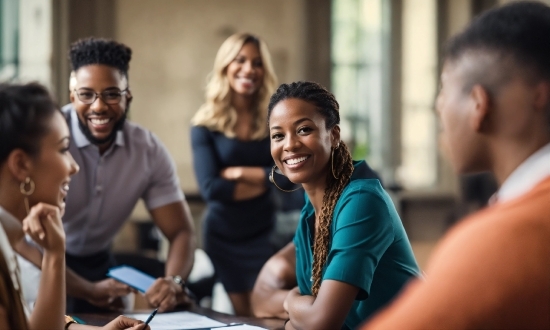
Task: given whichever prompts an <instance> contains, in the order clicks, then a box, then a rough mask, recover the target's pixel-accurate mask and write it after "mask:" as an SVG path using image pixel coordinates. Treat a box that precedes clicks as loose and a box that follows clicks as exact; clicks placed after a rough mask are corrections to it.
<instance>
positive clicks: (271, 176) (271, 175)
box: [269, 165, 302, 192]
mask: <svg viewBox="0 0 550 330" xmlns="http://www.w3.org/2000/svg"><path fill="white" fill-rule="evenodd" d="M276 168H277V165H273V167H272V168H271V173H270V174H269V181H270V182H271V183H273V184H274V185H275V187H277V188H278V189H279V190H280V191H284V192H293V191H296V190H298V189H300V188H302V187H298V188H296V189H293V190H285V189H283V188H281V187H279V186H278V185H277V182H275V169H276Z"/></svg>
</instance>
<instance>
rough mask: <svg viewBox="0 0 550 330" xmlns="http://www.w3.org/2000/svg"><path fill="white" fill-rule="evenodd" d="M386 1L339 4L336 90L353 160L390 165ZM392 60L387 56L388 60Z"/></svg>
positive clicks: (356, 0) (336, 2)
mask: <svg viewBox="0 0 550 330" xmlns="http://www.w3.org/2000/svg"><path fill="white" fill-rule="evenodd" d="M383 1H384V0H333V2H332V5H333V7H332V8H333V9H332V41H331V42H332V45H331V52H332V54H331V57H332V91H333V92H334V94H335V96H336V99H337V100H338V102H339V103H340V118H341V126H342V139H343V140H344V141H346V142H347V144H348V146H349V148H350V150H351V152H352V155H353V159H356V160H358V159H367V160H368V161H369V163H370V165H371V166H373V167H374V168H376V169H378V170H380V169H381V168H383V167H384V164H383V163H384V162H383V157H382V150H381V145H382V143H381V140H382V139H383V132H382V129H381V127H382V125H380V122H381V121H382V118H383V117H384V116H389V113H388V112H386V113H385V112H384V109H383V93H384V92H386V91H384V90H383V89H384V88H383V86H384V83H383V74H387V73H386V72H383V68H384V65H383V64H384V63H383V61H384V50H383V23H384V22H383ZM386 58H387V57H386Z"/></svg>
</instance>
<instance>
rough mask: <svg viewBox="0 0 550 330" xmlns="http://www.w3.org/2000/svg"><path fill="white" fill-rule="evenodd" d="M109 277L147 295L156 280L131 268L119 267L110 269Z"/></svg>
mask: <svg viewBox="0 0 550 330" xmlns="http://www.w3.org/2000/svg"><path fill="white" fill-rule="evenodd" d="M107 276H109V277H112V278H114V279H115V280H117V281H119V282H122V283H124V284H127V285H129V286H131V287H132V288H134V289H136V290H138V291H139V292H142V293H145V291H147V289H149V287H150V286H151V285H152V284H153V282H154V281H155V278H154V277H152V276H150V275H147V274H145V273H144V272H142V271H140V270H137V269H135V268H134V267H130V266H118V267H114V268H111V269H109V272H107Z"/></svg>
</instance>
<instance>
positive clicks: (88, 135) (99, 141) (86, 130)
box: [77, 105, 130, 146]
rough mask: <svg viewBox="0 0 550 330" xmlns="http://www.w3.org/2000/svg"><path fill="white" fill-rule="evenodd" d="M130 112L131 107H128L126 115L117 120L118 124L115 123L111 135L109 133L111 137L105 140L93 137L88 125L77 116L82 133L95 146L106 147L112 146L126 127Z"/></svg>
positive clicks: (108, 136)
mask: <svg viewBox="0 0 550 330" xmlns="http://www.w3.org/2000/svg"><path fill="white" fill-rule="evenodd" d="M128 111H130V105H128V106H127V107H126V110H125V111H124V114H123V115H122V117H120V119H119V120H117V122H116V123H115V125H114V127H113V130H112V131H111V133H109V135H107V136H106V137H104V138H103V139H98V138H96V137H95V136H93V134H92V131H91V130H90V128H89V127H88V125H86V123H83V122H82V120H81V119H80V116H77V118H78V126H79V127H80V130H81V131H82V133H84V136H85V137H86V138H87V139H88V141H90V142H91V143H92V144H95V145H97V146H100V145H104V144H110V143H112V142H113V141H114V140H115V139H116V135H117V133H118V131H120V130H122V128H123V127H124V123H125V122H126V117H127V114H128ZM86 121H87V120H86Z"/></svg>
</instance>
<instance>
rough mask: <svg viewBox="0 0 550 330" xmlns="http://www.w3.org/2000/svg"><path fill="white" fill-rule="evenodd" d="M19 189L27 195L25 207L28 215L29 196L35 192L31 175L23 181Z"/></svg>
mask: <svg viewBox="0 0 550 330" xmlns="http://www.w3.org/2000/svg"><path fill="white" fill-rule="evenodd" d="M19 191H21V193H22V194H23V195H24V196H25V209H26V210H27V215H28V214H29V211H30V208H29V198H28V197H29V196H30V195H32V193H33V192H34V181H32V179H31V178H30V177H27V178H26V179H25V181H23V182H21V184H20V185H19Z"/></svg>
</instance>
